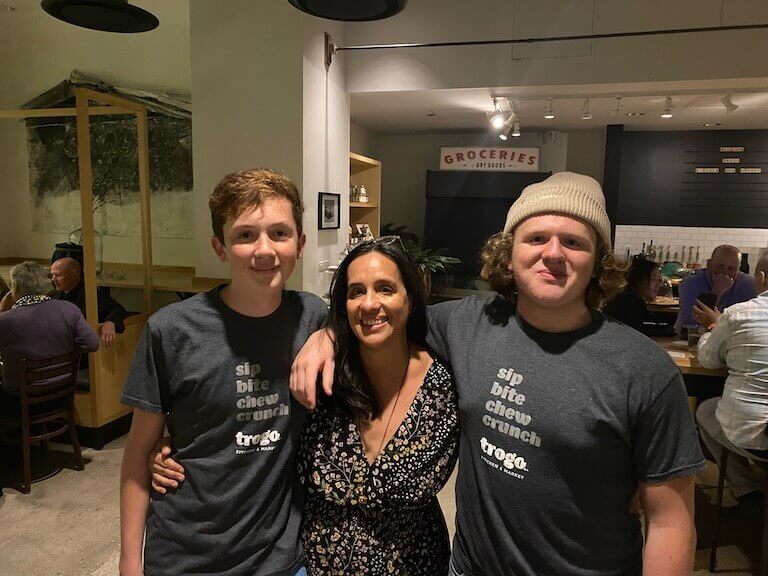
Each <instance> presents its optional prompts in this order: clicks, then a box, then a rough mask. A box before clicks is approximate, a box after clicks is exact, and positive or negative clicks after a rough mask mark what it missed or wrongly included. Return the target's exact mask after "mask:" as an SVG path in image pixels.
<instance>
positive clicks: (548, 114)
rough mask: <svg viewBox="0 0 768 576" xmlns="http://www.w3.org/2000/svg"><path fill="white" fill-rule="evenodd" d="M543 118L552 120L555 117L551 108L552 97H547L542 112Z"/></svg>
mask: <svg viewBox="0 0 768 576" xmlns="http://www.w3.org/2000/svg"><path fill="white" fill-rule="evenodd" d="M544 118H546V119H547V120H553V119H554V118H555V112H554V111H553V110H552V98H547V109H546V111H545V112H544Z"/></svg>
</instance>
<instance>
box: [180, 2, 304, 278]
mask: <svg viewBox="0 0 768 576" xmlns="http://www.w3.org/2000/svg"><path fill="white" fill-rule="evenodd" d="M284 4H285V7H283V6H282V5H278V4H277V3H276V2H275V1H274V0H271V1H269V2H251V1H250V0H228V1H227V10H222V6H221V2H219V1H216V0H191V1H190V3H189V6H190V28H191V55H192V56H191V58H192V93H193V94H194V104H193V114H192V141H193V142H194V143H195V144H194V150H193V166H194V174H195V194H194V197H195V266H196V273H197V275H198V276H207V277H225V276H226V275H227V273H228V268H227V266H225V265H223V264H221V263H220V262H219V261H218V259H217V258H216V256H215V254H214V252H213V250H212V249H211V247H210V238H211V234H212V231H211V216H210V211H209V210H208V197H209V196H210V193H211V192H212V191H213V188H214V187H215V185H216V183H217V182H218V181H219V180H221V178H222V177H224V176H225V175H226V174H228V173H230V172H233V171H235V170H239V169H243V168H273V169H275V170H280V171H283V172H285V174H286V175H287V176H288V177H289V178H291V179H292V180H293V181H294V182H295V183H297V184H300V183H301V181H302V164H301V153H300V151H301V143H302V127H301V121H302V90H303V85H302V78H301V75H302V45H303V35H302V29H301V26H300V21H301V18H300V16H299V13H298V12H297V11H296V10H294V9H293V8H291V7H290V6H289V5H288V3H287V2H286V3H284ZM297 278H299V279H300V274H298V275H297Z"/></svg>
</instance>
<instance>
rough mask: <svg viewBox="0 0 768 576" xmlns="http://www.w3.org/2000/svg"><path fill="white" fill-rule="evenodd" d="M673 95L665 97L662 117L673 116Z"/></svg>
mask: <svg viewBox="0 0 768 576" xmlns="http://www.w3.org/2000/svg"><path fill="white" fill-rule="evenodd" d="M673 116H674V114H672V96H667V97H666V98H665V99H664V112H662V113H661V117H662V118H672V117H673Z"/></svg>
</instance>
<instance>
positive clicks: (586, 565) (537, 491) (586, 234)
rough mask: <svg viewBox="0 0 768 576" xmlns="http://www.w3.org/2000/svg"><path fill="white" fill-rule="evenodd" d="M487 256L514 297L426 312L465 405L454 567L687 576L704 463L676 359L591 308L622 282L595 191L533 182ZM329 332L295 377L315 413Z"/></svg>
mask: <svg viewBox="0 0 768 576" xmlns="http://www.w3.org/2000/svg"><path fill="white" fill-rule="evenodd" d="M483 262H484V267H483V270H484V274H485V275H486V276H487V277H488V279H489V280H490V282H491V284H492V286H493V287H494V288H495V289H496V290H497V291H499V293H500V294H506V295H508V297H507V298H504V297H501V296H497V297H495V298H493V297H490V298H489V297H469V298H465V299H464V300H461V301H455V302H446V303H443V304H438V305H436V306H432V307H431V308H430V309H429V311H428V318H429V322H430V333H429V339H428V342H429V344H430V346H431V347H432V348H433V350H434V351H435V353H437V355H438V356H439V357H441V358H443V359H445V360H446V361H447V362H449V363H450V365H451V367H452V369H453V371H454V376H455V380H456V384H457V386H458V392H459V408H460V411H461V412H460V413H461V448H460V456H459V458H460V464H459V476H458V480H457V482H456V506H457V514H456V538H455V540H454V545H453V557H452V559H451V569H452V574H455V575H472V576H480V575H492V576H502V575H508V574H514V575H515V576H534V575H539V574H568V575H569V576H571V575H584V576H586V575H590V576H595V575H606V576H607V575H622V576H624V575H627V576H628V575H639V574H641V573H645V574H664V575H665V576H668V575H682V574H690V573H691V571H692V564H693V547H694V543H695V528H694V524H693V489H694V474H695V473H696V472H697V471H699V470H700V469H701V468H702V467H703V464H704V460H703V457H702V454H701V450H700V448H699V445H698V439H697V435H696V430H695V428H694V424H693V419H692V416H691V414H690V411H689V409H688V403H687V399H686V394H685V390H684V387H683V384H682V380H681V377H680V374H679V371H678V370H677V368H676V367H675V365H674V364H673V362H672V361H671V360H670V358H669V357H668V356H667V355H666V353H665V352H664V351H663V350H661V349H660V348H659V347H658V346H657V345H656V344H655V343H654V342H652V341H651V340H649V339H647V338H646V337H644V336H643V335H641V334H640V333H638V332H636V331H634V330H632V329H631V328H628V327H626V326H624V325H623V324H620V323H618V322H615V321H612V320H609V319H608V318H606V317H604V316H603V315H602V314H600V313H599V312H597V311H596V309H597V308H598V306H599V305H600V303H601V301H602V300H603V299H605V298H606V297H610V296H612V295H613V294H614V293H616V292H618V291H619V290H620V289H621V288H622V284H623V280H622V276H623V274H622V270H621V269H620V268H619V267H618V266H616V265H615V264H614V262H613V258H612V255H611V242H610V223H609V221H608V216H607V214H606V212H605V200H604V198H603V194H602V190H601V189H600V185H599V184H598V183H597V182H596V181H595V180H593V179H592V178H589V177H587V176H582V175H579V174H572V173H559V174H555V175H553V176H551V177H550V178H548V179H546V180H545V181H543V182H540V183H537V184H533V185H531V186H528V187H527V188H526V189H525V190H524V191H523V193H522V195H521V196H520V198H519V199H518V200H517V201H516V202H515V203H514V204H513V206H512V208H511V209H510V211H509V214H508V216H507V221H506V224H505V226H504V231H503V233H502V234H499V235H496V236H494V237H493V238H491V240H489V242H488V244H487V246H486V249H485V250H484V253H483ZM327 339H328V338H327V335H326V334H325V333H318V334H316V335H315V336H313V337H312V338H311V341H310V342H308V344H307V345H306V346H305V348H304V349H303V350H302V352H301V353H300V355H299V356H298V357H297V360H296V364H295V365H294V368H293V376H292V390H293V391H294V394H295V395H297V397H298V398H299V399H300V400H301V401H303V402H304V403H305V404H307V405H310V406H311V405H313V404H314V387H313V386H312V384H313V382H312V378H310V377H303V378H302V377H300V376H301V375H307V374H317V373H318V371H320V370H321V369H322V368H323V367H325V369H326V370H325V374H327V373H328V372H329V370H328V367H327V366H326V365H325V364H326V362H327V360H328V359H329V358H332V351H331V352H330V353H329V352H328V348H329V347H328V345H327ZM325 380H326V379H325V378H324V382H323V384H324V386H325V387H326V389H327V391H328V389H329V388H330V382H326V381H325ZM636 493H638V494H639V497H640V503H641V504H642V507H643V510H644V512H645V517H646V530H647V533H646V541H645V546H643V537H642V534H641V532H640V522H639V519H638V518H637V516H636V515H634V514H633V513H632V512H631V501H632V498H633V495H634V494H636Z"/></svg>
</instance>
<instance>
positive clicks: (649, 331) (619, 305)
mask: <svg viewBox="0 0 768 576" xmlns="http://www.w3.org/2000/svg"><path fill="white" fill-rule="evenodd" d="M660 281H661V274H660V272H659V265H658V264H657V263H656V262H651V261H650V260H646V259H645V258H642V257H635V258H633V259H632V265H631V266H630V268H629V275H628V277H627V287H626V288H625V289H624V292H622V293H621V294H618V295H616V296H615V297H614V298H613V299H612V300H611V301H609V302H608V303H607V304H606V305H605V308H604V309H603V312H604V313H605V315H606V316H610V317H611V318H614V319H616V320H618V321H619V322H623V323H624V324H626V325H627V326H629V327H631V328H634V329H635V330H637V331H638V332H642V333H643V334H645V335H647V336H663V335H667V334H668V335H670V336H671V335H672V327H671V326H670V324H668V323H666V322H664V319H663V318H662V317H661V316H660V315H657V314H654V313H653V312H651V311H650V310H648V305H647V303H648V302H652V301H653V299H654V298H656V296H657V295H658V293H659V285H660Z"/></svg>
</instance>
